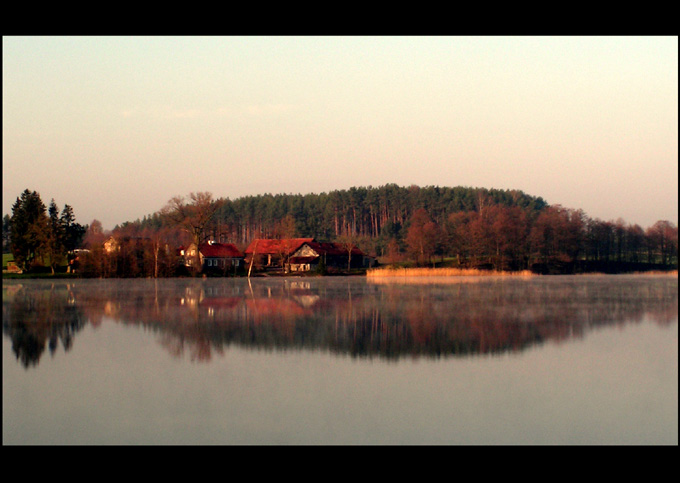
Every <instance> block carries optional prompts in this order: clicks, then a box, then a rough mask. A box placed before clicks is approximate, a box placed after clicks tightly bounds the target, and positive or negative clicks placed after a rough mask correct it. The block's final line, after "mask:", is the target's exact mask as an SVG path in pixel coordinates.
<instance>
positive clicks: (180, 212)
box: [161, 192, 220, 269]
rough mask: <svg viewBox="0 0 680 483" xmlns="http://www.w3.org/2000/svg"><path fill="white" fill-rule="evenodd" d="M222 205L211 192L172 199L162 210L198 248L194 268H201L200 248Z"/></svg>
mask: <svg viewBox="0 0 680 483" xmlns="http://www.w3.org/2000/svg"><path fill="white" fill-rule="evenodd" d="M219 206H220V204H219V203H218V202H217V201H215V200H213V197H212V194H211V193H209V192H198V193H190V194H189V199H188V200H186V199H185V198H184V197H182V196H175V197H173V198H171V199H170V200H169V201H168V203H167V204H166V205H165V207H164V208H163V209H162V210H161V213H162V214H163V216H166V217H167V218H168V219H169V220H170V221H171V222H172V223H174V224H176V225H178V226H179V227H180V228H181V229H182V230H183V231H185V232H186V233H188V234H189V236H190V237H191V240H192V241H193V243H194V245H195V246H196V252H195V255H194V256H195V260H196V263H195V265H194V267H195V268H196V269H199V268H200V263H199V261H200V256H199V251H198V247H199V245H200V244H201V242H203V241H205V239H206V238H207V233H208V228H209V226H210V223H211V221H212V218H213V216H214V215H215V213H216V212H217V210H218V208H219Z"/></svg>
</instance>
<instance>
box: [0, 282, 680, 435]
mask: <svg viewBox="0 0 680 483" xmlns="http://www.w3.org/2000/svg"><path fill="white" fill-rule="evenodd" d="M677 280H678V279H677V274H672V275H607V276H605V275H599V276H598V275H588V276H585V275H582V276H534V277H449V278H437V277H428V278H423V279H419V278H413V279H408V280H404V279H389V278H386V279H381V280H377V279H376V280H372V279H367V278H363V277H324V278H312V277H309V278H257V279H250V280H248V279H245V278H237V279H212V278H209V279H159V280H149V279H145V280H136V279H116V280H75V281H73V280H68V281H56V280H55V281H44V280H3V299H2V312H3V313H2V316H3V317H2V320H3V335H4V337H3V378H2V384H3V413H2V420H3V421H2V422H3V425H2V435H3V443H4V444H5V445H25V444H27V445H71V444H78V445H80V444H83V445H134V444H144V445H147V444H150V445H170V444H172V445H176V444H181V445H193V444H200V445H211V444H231V445H318V444H320V445H544V444H545V445H554V444H558V445H629V444H630V445H677V444H678V286H677V285H678V284H677Z"/></svg>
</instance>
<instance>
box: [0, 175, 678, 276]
mask: <svg viewBox="0 0 680 483" xmlns="http://www.w3.org/2000/svg"><path fill="white" fill-rule="evenodd" d="M27 191H28V190H27ZM18 201H19V199H18ZM5 218H9V217H7V216H6V217H5ZM4 225H5V223H3V247H4V246H5V242H4V239H5V228H4ZM8 230H9V228H8ZM10 231H11V230H10ZM109 235H113V236H116V237H119V238H121V239H127V240H138V241H139V240H146V245H148V248H143V247H144V246H146V245H144V244H142V245H139V243H138V245H139V246H141V247H142V248H137V252H138V254H137V259H138V261H139V263H136V264H130V263H128V264H127V266H128V267H130V266H133V265H134V266H135V267H136V268H135V269H130V268H128V269H126V271H123V272H121V271H120V270H114V271H109V272H110V273H111V274H114V275H116V276H172V275H173V274H174V272H173V261H172V260H171V258H172V257H165V258H166V260H164V261H163V263H162V266H163V269H162V270H160V271H159V269H158V263H159V253H160V252H159V247H160V246H165V247H179V246H182V245H183V246H186V245H188V244H189V243H191V242H197V241H205V240H209V239H211V240H215V241H219V242H224V243H233V244H235V245H236V246H237V247H238V248H240V249H242V250H243V249H244V248H245V247H246V246H247V245H248V244H249V243H250V242H251V241H252V240H253V239H256V238H293V237H311V238H316V239H317V240H319V241H343V242H348V241H349V242H351V244H355V245H356V246H358V247H359V248H361V249H362V250H363V251H364V252H365V253H366V254H369V255H372V256H375V257H377V259H378V261H379V263H380V264H383V265H384V264H411V265H419V266H455V267H464V268H481V269H489V270H502V271H517V270H531V271H533V272H536V273H581V272H591V271H597V272H605V273H617V272H626V271H643V270H652V269H655V270H656V269H661V270H663V269H677V246H678V232H677V226H676V225H675V224H674V223H671V222H669V221H665V220H660V221H658V222H656V223H655V224H654V225H653V226H651V227H646V228H643V227H640V226H639V225H633V224H628V223H626V222H625V221H624V220H622V219H620V218H619V219H617V220H609V221H604V220H599V219H593V218H590V217H589V216H588V215H587V214H586V213H585V212H583V211H582V210H580V209H573V208H566V207H563V206H560V205H549V204H548V203H547V202H546V201H544V200H543V199H542V198H540V197H536V196H531V195H528V194H526V193H523V192H522V191H518V190H500V189H487V188H471V187H439V186H425V187H419V186H415V185H412V186H408V187H402V186H398V185H395V184H387V185H384V186H380V187H372V186H367V187H352V188H349V189H345V190H335V191H330V192H328V193H320V194H269V193H266V194H261V195H252V196H244V197H240V198H236V199H233V200H232V199H229V198H214V197H213V195H212V194H211V193H206V192H199V193H191V194H190V195H189V196H187V197H183V196H177V197H174V198H172V199H171V200H169V201H168V202H167V203H166V205H165V206H164V207H163V208H162V209H160V210H159V211H157V212H155V213H152V214H150V215H146V216H144V217H143V218H142V219H137V220H135V221H128V222H125V223H123V224H121V225H119V226H116V227H115V228H114V229H113V231H112V233H110V234H109V233H106V234H105V233H103V230H102V229H101V224H100V223H99V222H98V221H97V220H93V221H92V223H91V224H90V225H87V226H86V227H85V230H84V234H83V237H82V241H81V245H82V247H83V248H87V249H90V250H93V249H94V250H95V252H96V247H97V246H98V244H101V243H102V242H103V240H104V239H105V238H106V237H107V236H109ZM140 250H141V252H140ZM145 250H146V251H151V252H155V253H151V254H149V253H146V254H145V253H144V251H145ZM164 253H170V252H169V251H168V250H166V251H165V252H164ZM145 257H146V258H147V259H149V260H151V259H153V260H154V262H153V266H154V268H153V269H151V268H149V267H151V265H152V264H151V262H148V263H144V262H143V260H144V259H145ZM161 258H162V257H161ZM98 263H99V265H98V266H99V267H101V266H102V262H101V261H99V262H98ZM117 266H125V264H123V265H121V264H118V265H117ZM144 267H147V268H144ZM97 270H99V272H97ZM97 270H95V271H94V273H95V274H97V273H100V274H101V271H102V269H101V268H99V269H97ZM159 274H160V275H159Z"/></svg>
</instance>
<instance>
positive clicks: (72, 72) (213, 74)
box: [2, 36, 678, 230]
mask: <svg viewBox="0 0 680 483" xmlns="http://www.w3.org/2000/svg"><path fill="white" fill-rule="evenodd" d="M2 69H3V85H2V94H3V95H2V103H3V110H2V116H3V131H2V137H3V146H2V155H3V165H2V174H3V195H2V197H3V213H2V214H3V215H4V214H10V215H11V207H12V204H13V203H14V201H15V200H16V198H17V196H19V195H20V194H21V192H22V191H23V190H24V189H26V188H28V189H30V190H35V191H38V192H39V193H40V195H41V197H42V200H43V202H44V203H45V204H46V205H47V204H49V202H50V200H51V199H52V198H54V200H55V201H56V203H57V204H58V205H59V207H60V209H61V208H62V207H63V205H64V204H69V205H71V206H72V207H73V208H74V211H75V215H76V219H77V221H78V222H79V223H81V224H89V223H91V222H92V220H93V219H98V220H99V221H101V222H102V224H103V226H104V228H105V229H109V230H110V229H112V228H113V227H114V226H115V225H116V224H120V223H123V222H125V221H134V220H136V219H138V218H142V217H143V216H144V215H149V214H151V213H153V212H155V211H158V210H159V209H161V208H162V207H163V206H164V205H165V203H166V202H167V201H168V200H169V199H170V198H171V197H173V196H175V195H183V196H185V195H188V194H189V193H190V192H196V191H209V192H211V193H213V195H214V197H215V198H219V197H225V198H231V199H235V198H238V197H241V196H246V195H258V194H264V193H273V194H277V193H302V194H306V193H321V192H328V191H331V190H335V189H348V188H350V187H352V186H369V185H370V186H375V187H377V186H382V185H384V184H387V183H396V184H398V185H401V186H409V185H411V184H416V185H419V186H429V185H437V186H468V187H484V188H497V189H518V190H522V191H524V192H525V193H527V194H529V195H533V196H540V197H542V198H543V199H545V200H546V201H547V202H548V203H550V204H561V205H563V206H565V207H568V208H578V209H583V210H584V211H585V212H586V214H587V215H588V216H590V217H592V218H599V219H602V220H615V219H617V218H619V217H620V218H623V219H624V220H625V221H626V222H627V223H637V224H639V225H641V226H642V227H643V228H647V227H649V226H651V225H652V224H653V223H654V222H656V221H657V220H661V219H662V220H669V221H671V222H673V223H675V224H677V223H678V38H677V37H644V36H643V37H484V36H481V37H456V36H454V37H446V36H444V37H439V36H435V37H428V36H422V37H421V36H417V37H409V36H405V37H381V36H375V37H373V36H369V37H353V36H351V37H335V36H329V37H306V36H303V37H258V36H249V37H193V36H192V37H155V36H152V37H124V36H123V37H88V36H85V37H3V59H2Z"/></svg>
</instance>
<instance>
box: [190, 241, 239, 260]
mask: <svg viewBox="0 0 680 483" xmlns="http://www.w3.org/2000/svg"><path fill="white" fill-rule="evenodd" d="M200 251H201V254H202V255H203V256H204V257H208V258H243V253H241V252H240V251H239V250H238V248H236V247H235V246H234V245H232V244H231V243H201V245H200Z"/></svg>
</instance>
